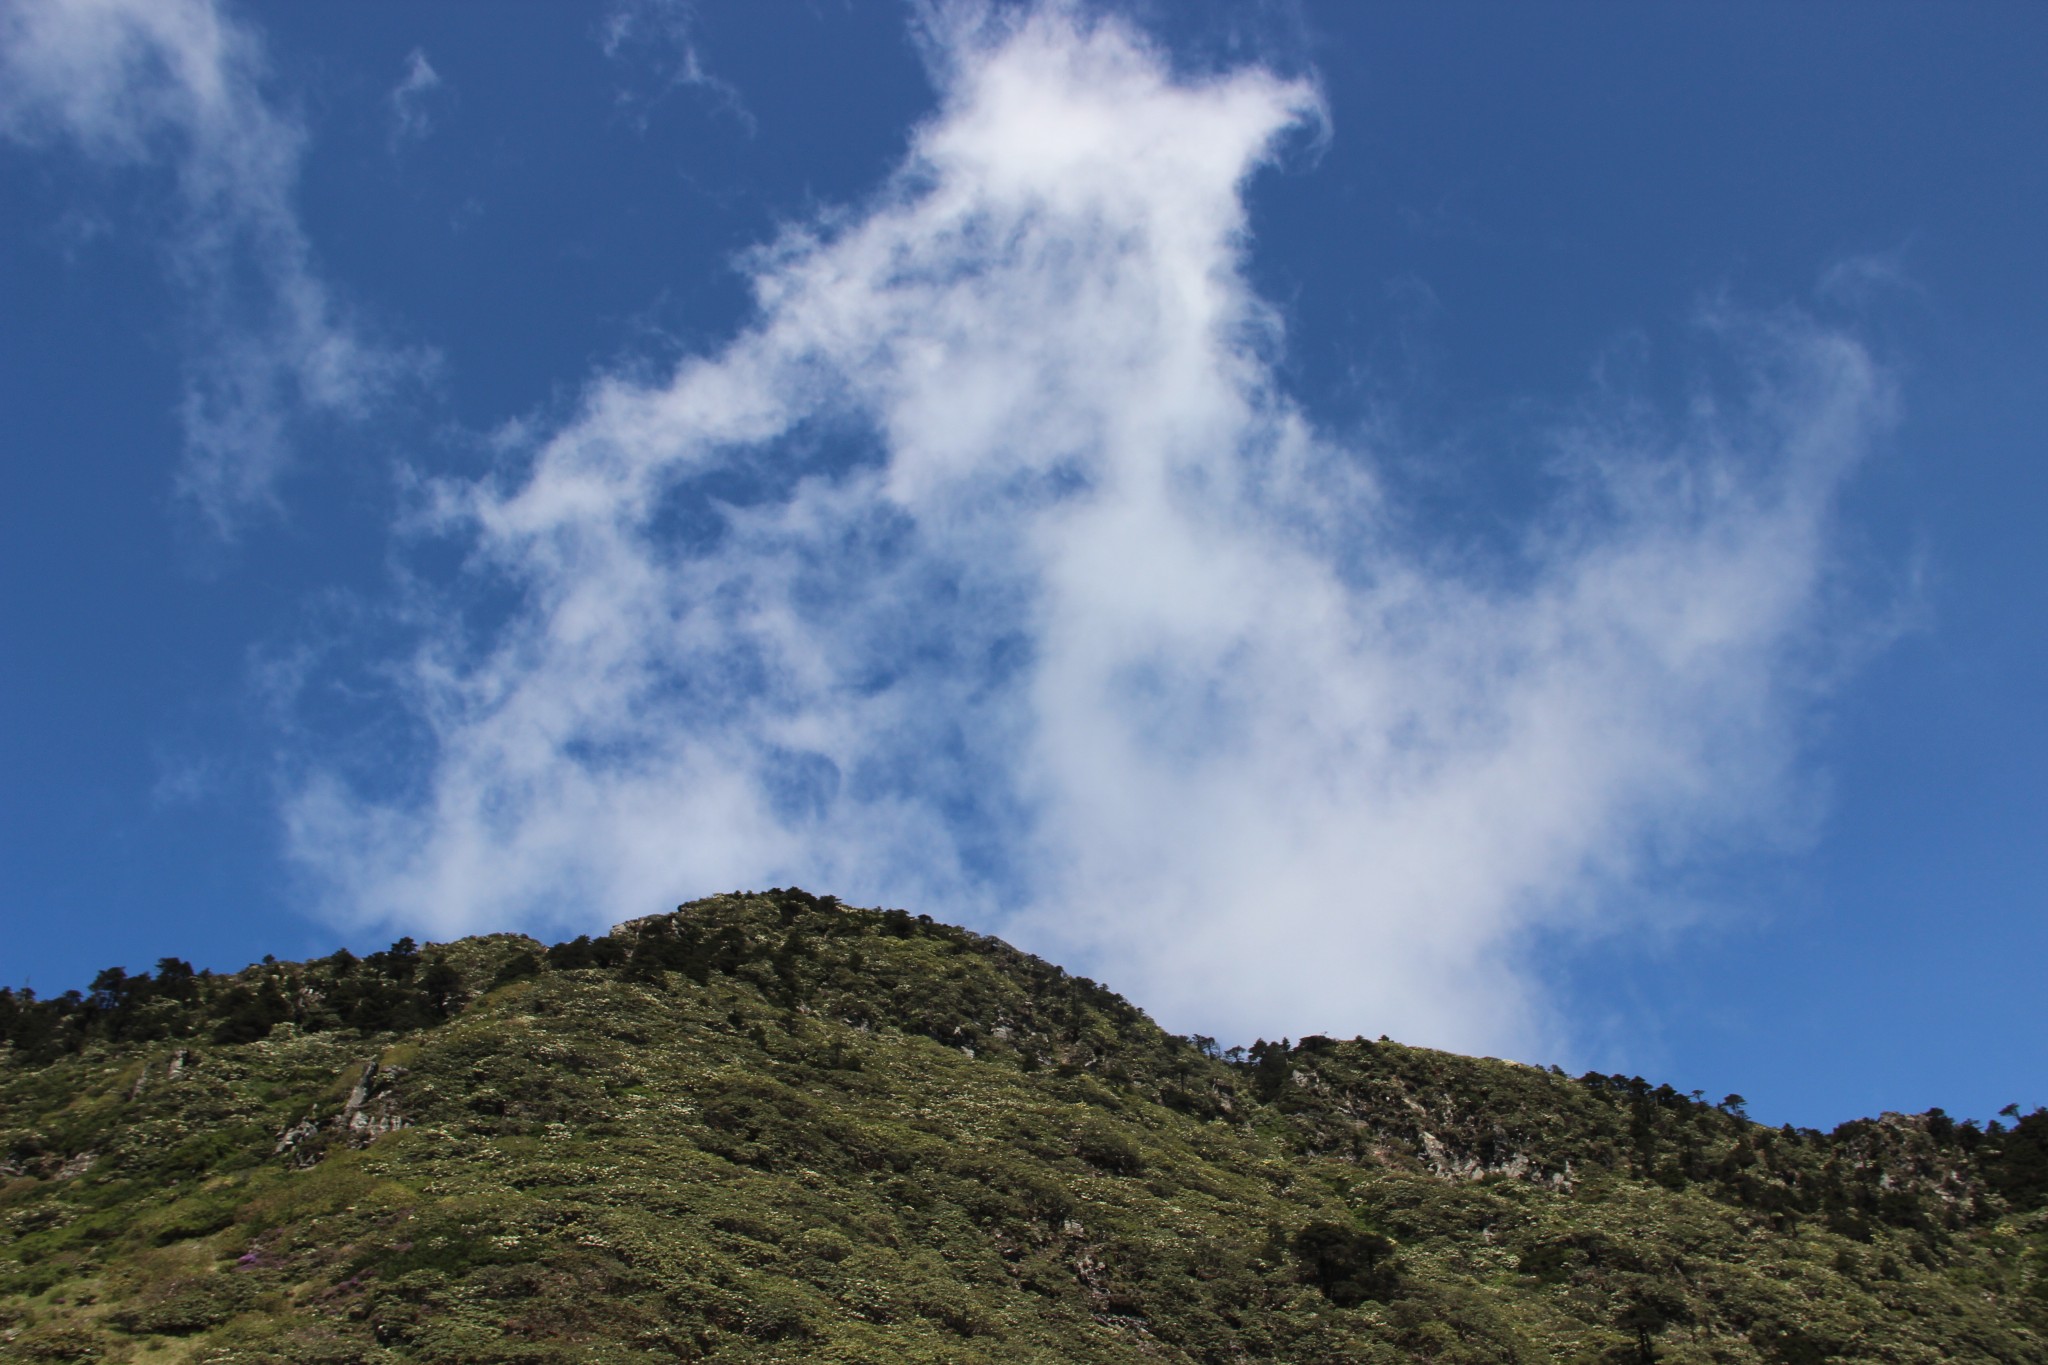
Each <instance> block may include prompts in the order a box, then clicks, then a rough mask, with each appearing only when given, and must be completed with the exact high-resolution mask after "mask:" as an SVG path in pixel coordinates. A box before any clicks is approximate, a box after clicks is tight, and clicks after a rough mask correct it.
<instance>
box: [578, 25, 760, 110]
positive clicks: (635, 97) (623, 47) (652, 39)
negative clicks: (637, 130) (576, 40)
mask: <svg viewBox="0 0 2048 1365" xmlns="http://www.w3.org/2000/svg"><path fill="white" fill-rule="evenodd" d="M598 42H599V43H600V45H602V47H603V48H604V55H605V56H607V57H609V58H611V59H612V60H613V61H614V62H618V63H621V64H622V65H626V66H629V67H631V68H633V70H634V71H635V76H634V77H633V78H632V79H630V80H628V81H627V82H626V83H625V84H624V85H622V86H620V87H619V91H618V101H619V107H620V108H621V109H624V110H627V111H629V112H630V113H631V114H632V115H633V116H634V118H635V119H637V120H638V121H639V122H640V123H641V124H643V125H644V124H645V123H646V121H647V117H648V113H649V111H650V110H652V109H653V108H654V107H655V106H656V105H658V104H660V103H661V102H662V101H663V100H664V99H666V98H668V96H669V95H671V94H673V93H674V92H676V91H678V90H695V91H696V92H697V93H698V94H699V95H702V96H703V97H704V98H705V99H706V100H708V101H709V102H710V104H711V106H712V108H714V109H719V110H723V111H724V112H725V113H727V114H730V115H732V117H734V118H736V119H738V120H739V122H740V125H741V126H742V127H744V128H746V129H747V130H748V131H749V132H752V131H753V128H754V115H753V114H752V112H750V111H749V110H748V108H747V106H746V101H744V100H742V99H741V98H740V92H739V87H737V86H735V85H734V84H733V83H732V82H730V81H728V80H726V79H724V78H723V77H721V76H718V75H716V74H715V73H713V71H712V70H711V68H710V67H709V66H707V65H706V64H705V61H704V52H703V48H702V47H701V45H700V44H699V43H698V41H697V6H696V4H695V0H616V3H614V4H613V5H612V7H611V9H610V10H609V11H607V12H606V14H605V18H604V22H603V24H602V25H601V26H600V27H599V30H598Z"/></svg>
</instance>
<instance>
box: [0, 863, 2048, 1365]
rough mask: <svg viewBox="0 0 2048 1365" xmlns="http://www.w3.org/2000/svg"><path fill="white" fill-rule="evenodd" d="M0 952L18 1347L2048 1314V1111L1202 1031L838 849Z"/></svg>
mask: <svg viewBox="0 0 2048 1365" xmlns="http://www.w3.org/2000/svg"><path fill="white" fill-rule="evenodd" d="M181 967H182V964H177V963H170V962H167V963H165V964H160V967H159V970H158V971H157V972H156V973H155V974H153V975H151V976H148V977H140V978H129V977H126V976H123V975H119V974H115V973H107V974H103V976H102V977H101V979H100V980H99V981H98V982H96V983H95V989H94V991H93V992H92V994H91V995H90V996H78V997H72V998H68V999H60V1000H55V1001H36V1000H33V999H32V998H29V997H25V996H17V995H13V994H6V995H4V996H0V1032H4V1034H5V1035H6V1036H7V1037H8V1039H9V1040H10V1047H9V1049H8V1051H7V1054H6V1058H5V1060H4V1061H0V1163H4V1164H0V1227H4V1229H5V1233H4V1236H5V1241H4V1242H0V1356H6V1357H8V1358H14V1359H23V1360H108V1361H120V1360H131V1361H137V1362H145V1361H165V1362H169V1361H195V1362H198V1361H207V1362H231V1361H233V1362H243V1361H246V1362H258V1361H265V1362H268V1361H276V1362H286V1361H290V1362H335V1363H336V1365H339V1363H340V1362H398V1361H434V1362H451V1365H452V1363H453V1362H478V1361H502V1362H514V1361H518V1362H555V1361H560V1362H568V1361H579V1362H600V1361H605V1362H610V1361H618V1362H625V1361H660V1360H719V1361H771V1360H839V1361H875V1362H896V1361H949V1362H968V1361H990V1362H994V1361H1043V1362H1048V1363H1049V1362H1070V1361H1105V1362H1107V1361H1140V1360H1147V1361H1160V1360H1164V1361H1204V1362H1209V1361H1217V1362H1221V1361H1233V1360H1246V1359H1272V1360H1285V1361H1340V1360H1341V1361H1382V1360H1384V1361H1401V1360H1414V1359H1427V1360H1438V1361H1503V1362H1505V1361H1532V1362H1533V1361H1549V1360H1583V1361H1603V1360H1604V1361H1640V1360H1648V1359H1656V1360H1667V1361H1759V1362H1785V1363H1786V1365H1805V1363H1806V1362H1819V1361H1825V1360H1884V1361H1923V1360H1924V1361H1935V1360H1958V1359H1959V1360H1997V1361H2016V1362H2017V1361H2048V1217H2044V1213H2043V1210H2042V1205H2043V1202H2044V1199H2043V1195H2044V1185H2048V1180H2044V1164H2048V1163H2044V1161H2043V1156H2044V1153H2048V1114H2042V1113H2040V1112H2039V1111H2037V1112H2036V1113H2035V1114H2034V1115H2031V1116H2028V1117H2027V1118H2024V1119H2020V1120H2018V1122H2017V1123H2016V1124H2015V1125H2014V1126H2013V1127H2011V1128H2009V1129H2008V1128H2005V1127H2003V1126H2000V1125H1992V1126H1991V1127H1990V1128H1988V1129H1984V1130H1980V1129H1978V1128H1976V1127H1975V1126H1973V1125H1957V1124H1954V1123H1951V1122H1949V1121H1948V1120H1947V1119H1946V1118H1945V1117H1944V1116H1941V1115H1939V1114H1938V1113H1937V1114H1931V1115H1924V1116H1911V1117H1908V1116H1897V1115H1892V1116H1887V1117H1886V1118H1884V1119H1882V1120H1875V1121H1865V1122H1860V1123H1858V1124H1850V1125H1844V1127H1843V1128H1842V1129H1839V1130H1837V1132H1836V1133H1834V1134H1829V1135H1823V1134H1819V1133H1812V1132H1798V1131H1792V1130H1775V1131H1774V1130H1770V1129H1765V1128H1761V1127H1759V1126H1757V1125H1754V1124H1751V1123H1749V1122H1748V1121H1747V1120H1745V1119H1743V1118H1742V1117H1740V1115H1739V1112H1724V1111H1723V1110H1721V1109H1718V1108H1715V1107H1712V1106H1708V1105H1705V1104H1702V1103H1700V1102H1698V1101H1697V1100H1696V1099H1692V1098H1688V1097H1686V1096H1682V1095H1678V1094H1676V1093H1675V1092H1672V1091H1670V1090H1669V1089H1668V1088H1655V1087H1651V1086H1649V1085H1648V1084H1647V1083H1644V1082H1641V1081H1638V1080H1636V1079H1634V1078H1626V1077H1587V1078H1582V1079H1579V1080H1573V1079H1569V1078H1566V1077H1564V1076H1562V1075H1561V1074H1556V1073H1553V1072H1546V1071H1542V1070H1538V1069H1536V1068H1532V1067H1525V1066H1520V1065H1516V1064H1512V1063H1506V1062H1498V1061H1490V1060H1479V1059H1472V1058H1462V1057H1454V1056H1451V1055H1449V1054H1443V1053H1434V1052H1429V1051H1425V1050H1421V1049H1413V1048H1407V1047H1402V1046H1400V1045H1397V1044H1393V1043H1387V1042H1384V1041H1382V1042H1378V1043H1369V1042H1365V1041H1363V1040H1354V1041H1351V1042H1336V1041H1332V1040H1328V1039H1316V1038H1312V1039H1304V1040H1302V1041H1301V1042H1300V1043H1298V1044H1293V1045H1288V1044H1260V1045H1259V1046H1257V1047H1255V1048H1254V1049H1252V1050H1251V1052H1250V1053H1249V1054H1236V1053H1233V1054H1230V1055H1217V1054H1216V1050H1215V1048H1214V1046H1213V1045H1212V1044H1209V1043H1208V1042H1207V1040H1187V1039H1179V1038H1175V1037H1172V1036H1170V1035H1168V1034H1166V1033H1164V1032H1163V1031H1161V1030H1160V1029H1158V1028H1157V1027H1156V1026H1154V1025H1153V1024H1152V1023H1151V1022H1150V1021H1149V1020H1147V1019H1145V1018H1144V1016H1143V1015H1142V1014H1140V1013H1139V1012H1138V1011H1137V1010H1135V1009H1133V1008H1132V1007H1131V1006H1130V1005H1129V1004H1127V1003H1126V1002H1124V1001H1123V1000H1121V999H1120V998H1118V997H1116V996H1115V995H1113V994H1111V993H1110V992H1108V991H1106V990H1104V989H1102V988H1101V987H1099V986H1096V985H1094V984H1093V983H1091V982H1087V981H1085V980H1081V979H1078V978H1075V977H1072V976H1069V975H1067V974H1066V973H1064V972H1062V971H1060V970H1059V969H1058V968H1055V967H1052V966H1050V965H1048V964H1046V963H1043V962H1041V961H1038V960H1036V959H1033V958H1031V957H1028V956H1026V955H1024V954H1022V953H1019V952H1017V951H1015V950H1014V949H1011V948H1009V947H1007V946H1006V945H1004V944H1002V943H1000V942H998V941H996V940H993V939H988V938H983V937H980V936H978V935H974V934H971V933H967V932H965V931H962V930H958V929H953V928H950V927H948V926H945V925H942V924H936V923H933V922H932V921H930V920H929V919H926V918H923V917H917V918H913V917H911V916H909V915H906V914H903V913H902V912H894V911H892V912H881V913H877V912H872V911H862V910H853V909H849V908H846V907H843V906H840V905H838V904H837V903H836V902H834V901H831V900H830V899H829V898H827V899H824V900H819V899H817V898H814V897H811V896H809V895H807V894H805V893H802V892H795V891H789V892H781V891H778V892H772V893H769V894H766V895H751V894H749V895H733V896H723V897H715V898H712V899H710V900H706V901H700V902H696V903H694V904H692V905H689V906H685V907H681V908H680V909H679V910H678V911H677V913H676V914H674V915H667V916H658V917H654V918H651V919H647V920H641V921H635V922H632V923H629V924H627V925H622V926H619V927H618V928H617V929H615V930H614V931H613V933H612V934H611V935H610V936H608V937H606V938H601V939H596V940H578V941H576V942H573V943H568V944H560V945H556V946H555V947H554V948H552V949H543V948H542V946H541V945H540V944H538V943H535V942H533V941H531V940H528V939H524V938H519V937H515V936H509V935H498V936H491V937H486V938H476V939H466V940H462V941H460V942H457V943H453V944H447V945H442V946H437V947H429V948H428V949H426V950H424V951H421V950H418V949H416V948H414V947H413V945H411V944H410V943H406V942H401V943H400V944H398V945H394V947H393V949H392V950H391V951H390V952H388V953H382V954H374V955H372V956H371V957H369V958H365V959H361V960H357V959H354V958H351V957H348V956H347V955H346V954H339V955H336V956H335V957H333V958H328V959H323V960H320V961H317V962H312V963H304V964H288V963H266V964H264V965H262V966H258V967H252V968H250V969H249V970H248V971H246V972H242V973H238V974H235V975H233V976H207V975H191V974H189V973H187V972H185V971H182V970H181Z"/></svg>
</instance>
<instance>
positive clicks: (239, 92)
mask: <svg viewBox="0 0 2048 1365" xmlns="http://www.w3.org/2000/svg"><path fill="white" fill-rule="evenodd" d="M266 76H267V67H266V61H265V57H264V52H263V45H262V43H261V41H260V39H259V38H258V36H257V35H256V34H255V33H254V32H253V31H252V30H251V29H250V28H248V27H247V26H246V25H244V24H242V23H240V22H238V21H237V20H236V19H235V18H234V17H233V16H232V15H231V14H229V13H227V12H225V11H224V10H223V9H222V8H221V7H220V6H219V5H218V4H216V3H215V2H214V0H0V135H5V136H7V137H9V138H11V139H13V140H14V141H16V142H18V143H22V144H25V145H29V146H49V145H60V144H61V145H66V146H70V147H72V148H75V149H76V150H77V151H79V152H80V153H82V154H84V155H85V156H86V157H88V158H90V159H92V160H94V161H96V162H99V163H101V164H103V165H108V166H116V167H128V168H137V167H159V166H161V167H164V168H167V169H168V171H169V172H170V175H171V177H172V179H173V181H174V183H175V197H176V202H177V204H178V209H177V213H176V226H175V228H174V229H173V230H172V234H171V237H170V240H169V242H168V248H169V261H170V265H171V269H172V272H173V274H174V275H175V277H176V279H177V282H178V284H179V285H180V286H181V288H182V289H183V291H184V292H185V294H186V296H187V298H188V300H189V305H190V311H189V326H190V329H191V345H190V351H189V355H188V358H187V363H186V375H185V392H184V398H183V403H182V410H181V413H180V417H181V419H182V424H183V427H184V435H185V458H184V463H183V465H182V468H181V469H180V471H179V476H178V483H179V488H180V491H181V492H182V493H183V494H184V495H185V496H186V497H187V498H188V499H189V500H190V502H191V504H192V505H193V507H194V508H195V509H196V510H197V511H198V512H199V513H200V515H201V516H202V518H203V519H204V520H205V521H206V522H207V523H208V525H209V526H210V527H211V528H212V530H213V531H215V532H216V533H218V534H220V535H222V536H226V537H232V536H233V535H234V534H235V532H236V531H237V530H238V529H239V527H240V525H241V524H242V522H243V521H244V519H245V518H246V517H247V516H248V515H249V514H251V513H253V512H257V511H261V510H264V509H272V510H274V509H275V508H276V506H277V501H276V493H275V485H276V482H277V479H278V476H279V475H280V473H281V472H282V471H283V470H284V468H285V467H286V466H287V464H288V462H289V452H290V449H291V445H292V427H293V425H294V423H295V421H296V420H297V419H299V418H300V417H301V416H303V415H307V414H322V415H327V416H337V417H344V418H352V417H359V416H362V415H363V414H365V413H366V412H367V411H368V410H369V409H370V408H371V407H372V406H373V405H374V403H375V402H376V401H377V400H378V399H379V398H380V397H381V396H383V395H384V394H386V393H388V392H389V391H390V390H391V389H392V388H393V387H394V386H395V385H396V384H397V383H399V382H400V380H401V379H402V378H403V376H404V374H405V373H406V372H407V371H408V370H415V369H417V368H418V366H419V365H420V364H421V363H422V360H423V357H421V356H418V355H405V354H401V353H398V352H394V351H392V350H389V349H387V348H385V347H382V346H379V345H377V344H375V343H373V342H371V341H368V340H366V339H365V338H364V337H363V336H362V334H361V330H360V328H359V327H357V326H356V325H355V324H354V323H353V322H352V321H351V320H350V319H349V318H348V316H347V310H346V309H345V308H344V306H343V305H342V304H341V303H340V302H339V301H338V300H337V299H336V298H335V296H334V293H333V291H332V290H331V289H330V287H329V286H328V285H327V283H326V282H325V281H324V280H323V279H322V278H321V276H320V274H319V272H318V270H317V269H316V267H315V264H314V260H313V252H312V248H311V245H310V244H309V243H308V241H307V239H306V234H305V231H304V229H303V228H302V226H301V224H300V222H299V218H298V214H297V211H296V209H295V207H294V205H293V202H292V196H293V192H294V189H295V187H296V185H297V181H298V175H299V164H300V158H301V155H302V152H303V149H304V143H305V136H304V133H303V132H302V130H301V129H300V128H299V126H298V125H297V124H296V122H294V121H293V120H292V119H291V118H290V117H288V116H287V115H285V114H284V113H282V112H280V111H279V110H278V109H277V108H276V107H274V105H273V104H272V103H271V101H270V100H269V99H268V98H267V96H266V94H265V91H264V82H265V79H266Z"/></svg>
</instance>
